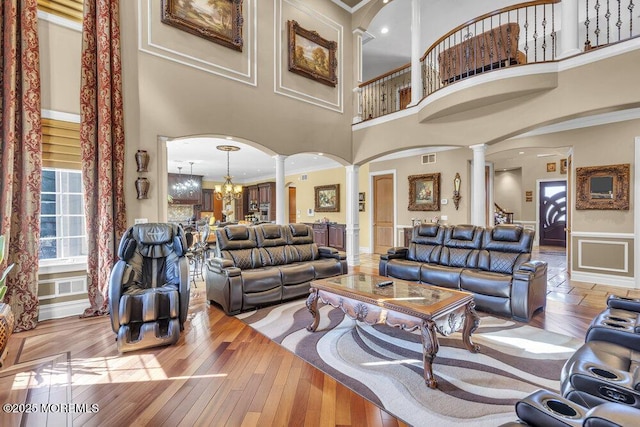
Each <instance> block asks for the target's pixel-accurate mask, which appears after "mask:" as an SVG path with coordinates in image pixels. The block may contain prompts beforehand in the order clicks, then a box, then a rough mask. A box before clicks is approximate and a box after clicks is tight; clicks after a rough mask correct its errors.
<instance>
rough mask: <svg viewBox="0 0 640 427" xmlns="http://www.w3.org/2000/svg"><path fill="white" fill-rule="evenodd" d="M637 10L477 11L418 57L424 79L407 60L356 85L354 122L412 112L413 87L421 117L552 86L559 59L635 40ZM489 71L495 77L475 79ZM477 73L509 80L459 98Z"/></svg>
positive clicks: (549, 3)
mask: <svg viewBox="0 0 640 427" xmlns="http://www.w3.org/2000/svg"><path fill="white" fill-rule="evenodd" d="M634 8H635V4H634V2H633V0H619V1H606V2H605V1H598V0H597V1H593V0H592V1H589V0H564V2H562V3H561V2H560V1H559V0H540V1H532V2H527V3H521V4H518V5H513V6H510V7H507V8H504V9H500V10H496V11H494V12H491V13H488V14H485V15H482V16H479V17H477V18H475V19H473V20H471V21H469V22H466V23H464V24H462V25H460V26H458V27H456V28H454V29H453V30H451V31H450V32H449V33H447V34H445V35H444V36H442V37H441V38H440V39H438V40H437V41H436V42H435V43H433V44H432V45H431V46H430V47H429V48H428V49H427V51H426V52H425V53H424V55H423V56H422V57H421V58H420V60H419V66H420V73H419V75H420V81H419V82H417V83H416V82H413V81H412V64H406V65H404V66H402V67H399V68H397V69H394V70H392V71H390V72H388V73H385V74H383V75H381V76H379V77H376V78H374V79H372V80H369V81H367V82H365V83H362V84H361V85H359V87H358V89H357V91H356V92H357V94H358V116H357V117H356V119H355V120H354V123H363V122H366V121H368V120H372V119H376V118H380V117H383V116H386V115H389V114H391V113H396V112H399V111H402V110H405V109H407V108H409V109H410V108H411V107H412V106H414V104H415V102H414V104H412V103H411V101H412V91H413V90H418V91H420V97H419V98H418V99H420V100H421V101H420V105H421V111H420V121H424V120H432V119H437V118H440V117H443V116H445V115H449V114H455V113H457V112H462V111H467V110H469V109H471V108H474V107H477V106H478V105H481V104H483V103H485V104H486V103H497V102H501V101H505V100H509V99H513V98H515V97H518V96H525V95H529V94H532V93H535V92H539V91H545V90H550V89H552V88H554V87H555V85H556V84H557V76H556V71H555V70H557V66H555V65H554V64H556V63H557V62H558V61H559V60H560V59H566V58H569V57H575V56H578V55H590V54H592V53H593V52H596V51H599V50H600V49H599V48H602V47H605V46H612V45H615V44H618V43H621V42H623V41H626V40H630V39H633V38H637V37H638V36H639V35H640V16H638V14H637V11H634ZM563 15H564V16H563ZM563 28H564V32H563V31H562V30H563ZM534 67H535V68H534ZM496 72H500V74H497V73H496ZM487 73H493V74H491V75H490V76H489V75H487V76H486V78H484V79H477V78H478V77H479V76H483V75H485V74H487ZM413 74H414V75H415V74H416V73H413ZM473 78H476V79H477V80H474V81H475V82H476V83H481V82H486V83H487V84H489V85H490V84H491V82H492V81H495V80H497V79H499V78H502V79H506V80H508V81H510V82H511V83H510V84H509V83H507V84H502V85H501V86H500V87H498V86H496V85H494V89H495V90H493V91H492V96H486V91H482V95H479V97H478V98H474V97H473V96H469V92H466V93H465V96H460V95H458V96H456V95H455V92H456V88H458V87H459V88H460V89H462V88H468V87H471V86H472V84H471V83H470V79H473ZM462 82H465V84H464V85H461V83H462ZM435 95H437V96H435ZM427 98H429V101H428V102H427V103H423V102H422V101H423V100H425V99H427ZM445 98H446V99H445ZM425 105H426V107H425Z"/></svg>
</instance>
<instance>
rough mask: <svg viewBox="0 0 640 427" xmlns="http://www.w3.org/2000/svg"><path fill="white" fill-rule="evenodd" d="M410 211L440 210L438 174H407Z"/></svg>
mask: <svg viewBox="0 0 640 427" xmlns="http://www.w3.org/2000/svg"><path fill="white" fill-rule="evenodd" d="M408 209H409V210H410V211H439V210H440V174H439V173H430V174H424V175H410V176H409V207H408Z"/></svg>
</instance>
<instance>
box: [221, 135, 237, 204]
mask: <svg viewBox="0 0 640 427" xmlns="http://www.w3.org/2000/svg"><path fill="white" fill-rule="evenodd" d="M216 148H217V149H218V150H220V151H226V152H227V174H226V175H225V176H224V183H223V184H218V185H216V186H215V197H216V199H217V200H222V202H223V204H224V206H225V207H226V206H227V205H230V204H231V202H232V201H234V200H236V199H239V198H240V197H242V185H234V183H233V182H231V175H230V173H229V152H231V151H238V150H240V147H236V146H233V145H218V146H217V147H216Z"/></svg>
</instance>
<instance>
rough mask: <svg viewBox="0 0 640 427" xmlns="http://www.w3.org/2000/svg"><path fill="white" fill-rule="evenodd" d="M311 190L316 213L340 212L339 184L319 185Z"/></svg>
mask: <svg viewBox="0 0 640 427" xmlns="http://www.w3.org/2000/svg"><path fill="white" fill-rule="evenodd" d="M313 189H314V191H315V197H314V201H315V211H316V212H340V184H333V185H320V186H318V187H313Z"/></svg>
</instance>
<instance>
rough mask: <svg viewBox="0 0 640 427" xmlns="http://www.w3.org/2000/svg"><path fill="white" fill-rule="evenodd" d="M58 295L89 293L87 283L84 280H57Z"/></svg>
mask: <svg viewBox="0 0 640 427" xmlns="http://www.w3.org/2000/svg"><path fill="white" fill-rule="evenodd" d="M55 283H56V295H57V296H62V295H74V294H80V293H84V292H87V281H86V279H84V278H81V279H70V280H56V282H55Z"/></svg>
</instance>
